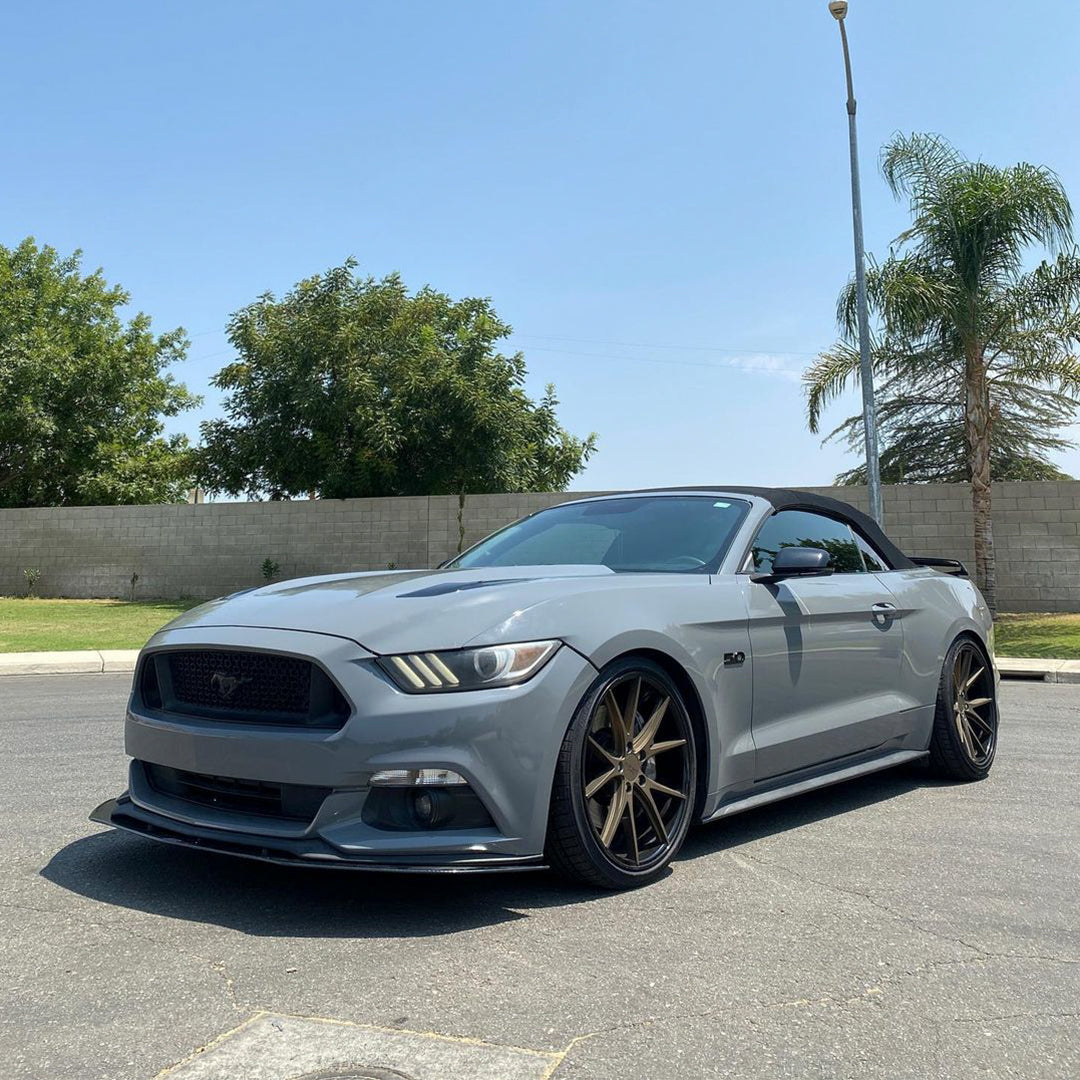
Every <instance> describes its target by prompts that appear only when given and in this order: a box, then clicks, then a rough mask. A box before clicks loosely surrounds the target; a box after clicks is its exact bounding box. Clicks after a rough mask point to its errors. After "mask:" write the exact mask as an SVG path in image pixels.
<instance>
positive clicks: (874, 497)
mask: <svg viewBox="0 0 1080 1080" xmlns="http://www.w3.org/2000/svg"><path fill="white" fill-rule="evenodd" d="M847 11H848V5H847V0H832V2H831V3H830V4H829V12H830V14H831V15H832V17H833V18H834V19H836V21H837V22H838V23H839V24H840V41H841V44H842V45H843V47H844V73H845V75H846V76H847V114H848V141H849V143H850V147H851V218H852V227H853V229H854V233H855V297H856V305H857V307H858V316H859V369H860V380H861V382H862V400H863V429H864V431H865V435H866V482H867V488H868V490H869V495H870V516H871V517H872V518H873V519H874V520H875V521H876V522H877V523H878V524H879V525H880V524H881V474H880V472H879V470H878V447H877V419H876V417H875V415H874V369H873V367H872V366H871V363H870V316H869V314H868V312H867V306H866V255H865V252H864V251H863V226H862V189H861V187H860V184H859V137H858V133H857V131H856V128H855V91H854V89H853V87H852V81H851V55H850V54H849V52H848V40H847V30H846V28H845V26H844V19H845V17H846V16H847Z"/></svg>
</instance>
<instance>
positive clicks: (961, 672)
mask: <svg viewBox="0 0 1080 1080" xmlns="http://www.w3.org/2000/svg"><path fill="white" fill-rule="evenodd" d="M956 666H957V679H956V685H957V686H962V687H966V686H967V678H968V675H970V674H971V653H970V651H969V650H967V649H961V651H960V655H959V656H958V657H957V658H956Z"/></svg>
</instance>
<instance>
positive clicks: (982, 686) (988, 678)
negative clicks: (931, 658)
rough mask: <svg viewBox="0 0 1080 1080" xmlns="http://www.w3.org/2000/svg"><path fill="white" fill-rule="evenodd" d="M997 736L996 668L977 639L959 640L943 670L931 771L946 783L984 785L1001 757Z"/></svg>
mask: <svg viewBox="0 0 1080 1080" xmlns="http://www.w3.org/2000/svg"><path fill="white" fill-rule="evenodd" d="M997 734H998V703H997V686H996V684H995V681H994V669H993V666H992V665H991V664H990V661H989V660H988V659H987V656H986V653H985V652H983V650H982V648H981V647H980V646H979V645H978V644H977V643H976V642H975V640H974V639H973V638H969V637H962V638H957V639H956V641H954V642H953V643H952V645H951V647H950V648H949V651H948V652H947V653H946V654H945V663H944V664H943V665H942V669H941V681H940V683H939V685H938V696H937V708H936V710H935V712H934V731H933V735H932V736H931V738H930V769H931V771H932V772H933V773H934V774H935V775H937V776H940V777H943V778H945V779H948V780H969V781H970V780H985V779H986V777H987V776H989V774H990V768H991V766H992V765H993V764H994V755H995V754H996V753H997Z"/></svg>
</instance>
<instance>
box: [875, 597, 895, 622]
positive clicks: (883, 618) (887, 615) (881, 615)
mask: <svg viewBox="0 0 1080 1080" xmlns="http://www.w3.org/2000/svg"><path fill="white" fill-rule="evenodd" d="M870 613H871V617H872V618H873V620H874V622H879V621H880V622H882V623H887V622H889V621H890V620H892V619H895V618H896V616H897V614H898V613H897V610H896V605H895V604H886V603H884V602H883V603H880V604H874V605H873V606H872V607H871V608H870Z"/></svg>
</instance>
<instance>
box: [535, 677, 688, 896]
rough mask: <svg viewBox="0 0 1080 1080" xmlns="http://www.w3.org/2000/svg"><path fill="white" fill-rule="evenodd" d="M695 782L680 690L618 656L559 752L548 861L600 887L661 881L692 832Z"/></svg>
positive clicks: (583, 704)
mask: <svg viewBox="0 0 1080 1080" xmlns="http://www.w3.org/2000/svg"><path fill="white" fill-rule="evenodd" d="M696 786H697V754H696V747H695V743H694V730H693V725H692V724H691V723H690V717H689V715H688V713H687V711H686V705H685V703H684V702H683V700H682V696H681V694H680V693H679V690H678V688H677V687H676V686H675V684H674V682H672V680H671V679H670V677H669V676H668V674H667V673H666V672H665V671H664V669H663V668H661V667H660V666H659V665H658V664H656V663H654V662H653V661H651V660H648V659H645V658H644V657H626V658H624V659H621V660H615V661H613V662H612V663H610V664H608V665H607V666H606V667H605V668H604V669H603V671H601V672H600V675H599V677H598V678H597V680H596V681H595V682H594V683H593V685H592V687H590V689H589V692H588V693H587V694H586V695H585V698H584V699H583V701H582V702H581V704H580V705H579V706H578V709H577V711H576V712H575V714H574V719H573V721H572V722H571V724H570V727H569V729H568V731H567V733H566V737H565V738H564V739H563V744H562V747H561V748H560V751H559V760H558V763H557V765H556V769H555V783H554V786H553V788H552V793H551V811H550V815H549V819H548V836H547V858H548V861H549V862H550V864H551V866H552V867H553V869H555V870H556V871H558V872H559V873H560V874H562V875H563V876H564V877H569V878H571V879H573V880H575V881H580V882H585V883H586V884H589V885H593V886H596V887H599V888H602V889H630V888H634V887H636V886H638V885H646V884H648V883H649V882H651V881H655V880H656V879H657V878H658V877H660V876H661V875H662V874H663V873H664V870H665V868H666V867H667V865H668V863H670V862H671V860H672V859H673V858H674V857H675V855H676V853H677V852H678V850H679V848H680V847H682V843H683V840H684V839H685V838H686V832H687V830H688V829H689V827H690V819H691V816H692V814H693V809H694V795H695V792H696Z"/></svg>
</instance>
